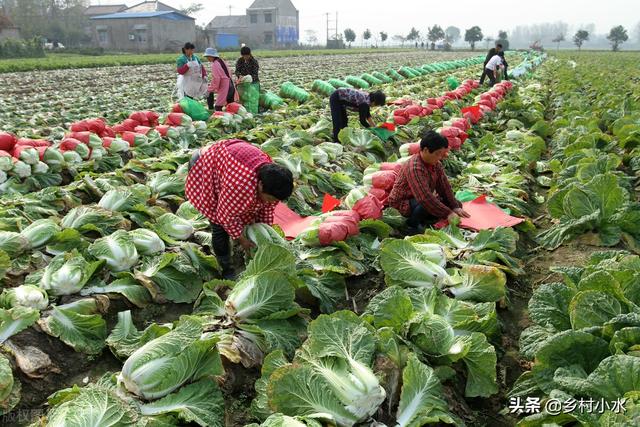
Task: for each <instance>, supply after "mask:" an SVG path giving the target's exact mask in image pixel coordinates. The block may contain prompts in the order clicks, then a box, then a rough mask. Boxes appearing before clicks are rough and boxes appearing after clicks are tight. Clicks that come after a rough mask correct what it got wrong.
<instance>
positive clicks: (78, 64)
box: [0, 48, 415, 73]
mask: <svg viewBox="0 0 640 427" xmlns="http://www.w3.org/2000/svg"><path fill="white" fill-rule="evenodd" d="M398 52H415V49H412V50H410V49H398V48H387V49H384V48H381V49H357V48H354V49H323V50H320V49H315V50H256V51H255V52H254V53H255V55H256V56H258V57H260V58H290V57H296V56H327V55H329V56H331V55H359V54H365V53H370V54H379V53H398ZM198 54H201V52H200V53H198ZM220 55H221V57H222V58H224V59H225V60H227V61H231V60H235V59H237V57H238V56H239V54H238V53H235V52H222V53H221V54H220ZM177 56H178V54H177V53H175V54H174V53H160V54H145V53H139V54H105V55H98V56H86V55H78V54H74V53H73V50H71V49H70V50H69V52H68V53H48V54H47V55H46V57H45V58H17V59H0V73H12V72H19V71H35V70H63V69H68V68H101V67H117V66H123V65H153V64H173V63H175V60H176V57H177Z"/></svg>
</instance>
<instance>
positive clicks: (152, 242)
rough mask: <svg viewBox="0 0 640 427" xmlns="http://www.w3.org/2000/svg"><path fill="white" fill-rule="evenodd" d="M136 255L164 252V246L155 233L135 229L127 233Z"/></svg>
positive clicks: (145, 229)
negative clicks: (136, 251) (136, 252)
mask: <svg viewBox="0 0 640 427" xmlns="http://www.w3.org/2000/svg"><path fill="white" fill-rule="evenodd" d="M129 235H130V236H131V239H132V240H133V244H134V245H135V247H136V249H137V250H138V253H140V254H142V255H154V254H157V253H160V252H164V249H165V245H164V242H163V241H162V239H161V238H160V237H159V236H158V234H157V233H155V232H154V231H151V230H149V229H147V228H137V229H135V230H132V231H130V232H129Z"/></svg>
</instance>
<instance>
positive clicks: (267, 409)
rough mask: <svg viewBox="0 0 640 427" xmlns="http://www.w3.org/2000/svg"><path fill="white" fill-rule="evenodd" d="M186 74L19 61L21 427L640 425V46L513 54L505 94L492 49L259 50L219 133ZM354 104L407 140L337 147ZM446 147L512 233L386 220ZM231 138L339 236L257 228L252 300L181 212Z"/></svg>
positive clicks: (15, 163)
mask: <svg viewBox="0 0 640 427" xmlns="http://www.w3.org/2000/svg"><path fill="white" fill-rule="evenodd" d="M319 53H322V54H319ZM175 56H176V55H171V54H169V55H139V56H135V55H133V56H132V55H105V56H96V57H84V56H77V55H73V54H55V55H49V56H47V58H44V59H41V60H31V59H29V60H6V61H0V71H3V72H4V74H2V78H1V79H0V105H1V106H2V107H1V108H0V291H1V293H0V348H1V349H2V352H1V353H0V424H2V425H16V426H19V425H32V426H67V427H76V426H83V427H85V426H100V427H102V426H216V427H217V426H252V427H260V426H264V427H267V426H287V427H289V426H296V427H304V426H309V427H321V426H340V427H343V426H348V427H352V426H356V425H357V426H382V425H386V426H423V425H445V424H450V425H456V426H463V425H467V426H512V425H519V426H542V425H585V426H598V425H606V426H614V425H615V426H617V425H624V426H631V425H637V419H638V417H639V416H640V406H638V405H637V399H635V396H636V395H637V394H638V392H640V386H639V384H640V358H638V348H640V293H638V290H639V289H640V288H639V285H640V279H639V278H640V200H639V199H638V194H639V190H640V181H639V180H640V80H638V74H637V64H638V63H640V53H637V52H606V53H605V52H578V51H566V52H565V51H561V52H552V53H550V54H546V53H544V54H543V53H540V52H508V53H507V55H506V58H507V60H508V62H509V71H510V80H509V81H508V82H507V81H502V82H499V83H497V84H496V85H495V86H493V87H490V86H489V85H487V84H486V83H485V84H484V85H480V84H479V82H478V81H477V80H478V78H479V77H480V73H481V71H482V61H483V59H484V55H481V56H479V55H478V54H477V53H474V52H428V51H418V50H396V49H390V50H383V49H375V50H364V51H363V50H356V49H353V50H347V51H336V52H329V51H327V52H318V51H309V52H305V51H295V52H280V51H273V52H266V51H265V52H256V56H257V57H258V59H259V61H260V65H261V67H260V80H261V93H260V99H259V101H260V110H259V113H258V114H251V113H248V112H247V110H246V109H245V108H240V107H238V110H237V112H234V113H231V112H224V113H218V114H216V115H212V116H211V117H210V118H209V119H208V120H206V121H199V120H193V119H192V118H191V117H190V116H188V115H186V114H184V113H180V112H173V113H172V111H173V110H174V109H175V108H176V105H175V104H176V102H177V100H176V98H175V97H174V95H173V90H174V85H175V81H176V72H175V68H174V65H173V61H174V59H175ZM224 56H225V58H226V59H227V60H228V61H229V62H232V61H233V59H234V58H235V55H234V54H225V55H224ZM21 70H27V71H21ZM285 83H287V84H285ZM345 85H346V86H355V87H357V88H360V89H363V90H382V91H384V92H385V94H386V96H387V104H386V105H384V106H379V107H373V108H372V118H373V119H374V121H375V122H376V123H388V124H391V123H393V124H395V126H396V129H395V133H394V135H393V138H391V139H388V140H386V139H384V138H380V137H378V135H380V133H375V131H374V132H371V131H369V130H367V129H364V128H362V127H361V126H360V124H359V121H358V117H357V114H351V115H350V117H349V120H350V123H349V124H350V126H349V127H348V128H347V129H345V130H343V131H341V132H340V135H339V140H340V142H339V143H336V142H333V141H332V123H331V115H330V110H329V102H328V101H329V95H330V94H331V93H332V92H333V90H334V89H335V88H336V87H339V86H345ZM176 111H177V109H176ZM230 111H231V109H230ZM426 130H435V131H436V132H438V133H440V134H441V135H442V136H444V137H445V138H446V139H447V141H448V144H449V148H450V153H449V156H448V157H447V158H446V159H444V160H443V161H442V166H443V168H444V171H445V173H446V175H447V176H448V177H449V180H450V182H451V185H452V188H453V191H454V193H455V197H456V198H457V199H458V200H459V201H460V202H463V203H465V208H467V207H469V209H471V208H472V206H471V205H473V203H476V204H478V203H483V200H484V199H483V198H480V196H484V197H486V201H488V202H489V203H492V204H494V205H496V206H497V208H496V209H495V211H494V213H493V214H492V215H494V216H495V217H498V216H499V217H504V216H506V215H510V216H512V217H514V218H510V219H511V220H515V221H513V222H511V223H510V224H515V225H513V226H511V227H499V226H498V227H495V228H487V229H480V230H478V229H477V228H478V227H476V228H470V227H469V225H468V223H465V222H464V220H463V222H458V221H456V220H454V219H452V223H450V224H446V225H445V226H443V227H441V228H436V227H427V228H426V229H425V230H424V231H422V232H421V233H419V234H415V235H407V228H406V226H405V219H404V218H403V216H402V215H401V214H400V212H398V211H397V210H395V209H393V208H391V207H385V206H384V205H383V203H384V201H385V200H386V199H387V197H388V195H389V192H390V190H391V188H392V186H393V183H394V181H395V180H396V177H397V172H396V171H397V170H400V169H401V168H403V165H404V162H405V161H407V160H408V158H409V156H411V155H413V154H414V153H416V152H417V151H419V145H418V144H417V143H418V142H419V141H420V138H421V135H423V133H424V132H425V131H426ZM231 138H240V139H244V140H246V141H248V142H250V143H252V144H254V145H256V146H258V147H260V148H261V149H262V150H263V151H265V152H266V153H267V154H269V155H270V156H271V158H272V160H273V161H274V162H275V163H277V164H280V165H282V166H285V167H286V168H288V169H289V170H290V171H291V172H292V175H293V178H294V182H295V186H294V190H293V194H292V195H291V197H289V198H288V199H287V200H286V202H285V203H286V205H287V206H288V207H289V208H290V209H291V210H293V211H294V212H296V213H297V214H299V215H301V216H312V215H313V216H316V218H315V219H314V221H313V222H311V223H310V224H309V225H308V227H307V228H306V229H305V230H304V231H302V232H301V233H300V234H299V235H298V236H297V237H295V238H293V239H285V237H286V236H285V232H287V230H285V229H283V228H281V227H279V226H273V227H272V226H271V224H252V225H249V226H247V227H246V228H245V232H244V236H245V237H246V238H247V239H249V240H250V241H251V242H252V243H253V244H254V247H253V248H252V249H251V250H250V251H248V252H244V251H242V250H241V248H239V247H236V248H234V257H233V258H234V259H233V262H234V266H235V267H236V268H237V270H238V271H239V272H240V275H239V277H238V278H237V280H233V281H231V280H223V279H222V276H221V271H220V266H219V265H218V262H217V259H216V257H215V256H214V255H213V253H212V249H211V246H212V236H211V227H210V223H209V220H208V219H207V218H206V217H205V216H204V215H203V214H202V213H200V212H199V211H198V210H197V209H196V208H195V207H194V206H193V205H192V204H191V203H190V202H189V201H188V200H187V197H186V196H185V180H186V177H187V174H188V162H189V159H190V158H191V154H192V151H193V150H194V149H196V148H200V147H205V146H209V145H211V144H214V143H215V142H216V141H220V140H223V139H231ZM326 194H330V195H332V196H334V197H335V198H337V199H339V201H340V205H339V206H338V207H337V208H336V211H339V213H337V212H330V213H327V214H325V215H323V214H322V206H323V199H324V197H325V195H326ZM466 203H469V204H471V205H467V204H466ZM383 207H384V209H383ZM498 208H499V209H498ZM345 218H347V219H345ZM489 219H492V218H489ZM341 221H342V222H341ZM336 223H339V224H340V226H335V224H336ZM502 224H503V225H504V224H506V223H502ZM479 228H484V227H479ZM589 399H591V405H592V407H591V410H587V409H585V408H586V406H585V405H588V404H589ZM549 402H552V403H553V405H552V404H550V403H549ZM581 402H582V403H581ZM594 402H602V403H601V404H602V410H599V409H598V408H595V409H594V407H593V405H594V404H595V403H594ZM556 403H557V404H559V405H560V406H561V407H562V408H564V409H565V411H564V412H561V413H557V408H558V406H557V405H556ZM572 405H575V407H573V406H572ZM579 405H583V406H582V407H583V409H584V410H582V411H581V410H580V409H578V408H579ZM621 407H624V411H622V410H621ZM572 408H573V409H572Z"/></svg>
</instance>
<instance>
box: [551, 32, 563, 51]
mask: <svg viewBox="0 0 640 427" xmlns="http://www.w3.org/2000/svg"><path fill="white" fill-rule="evenodd" d="M551 41H552V42H554V43H555V44H556V50H560V43H561V42H563V41H564V34H558V35H557V36H556V38H555V39H553V40H551Z"/></svg>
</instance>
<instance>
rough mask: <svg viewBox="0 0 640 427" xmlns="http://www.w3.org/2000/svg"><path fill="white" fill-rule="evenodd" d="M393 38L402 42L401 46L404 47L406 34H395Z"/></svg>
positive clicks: (397, 41)
mask: <svg viewBox="0 0 640 427" xmlns="http://www.w3.org/2000/svg"><path fill="white" fill-rule="evenodd" d="M393 40H394V41H395V42H396V43H400V46H401V47H404V42H406V41H407V38H406V37H405V36H403V35H400V34H396V35H395V36H393Z"/></svg>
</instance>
